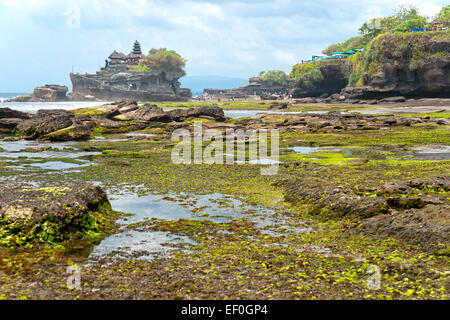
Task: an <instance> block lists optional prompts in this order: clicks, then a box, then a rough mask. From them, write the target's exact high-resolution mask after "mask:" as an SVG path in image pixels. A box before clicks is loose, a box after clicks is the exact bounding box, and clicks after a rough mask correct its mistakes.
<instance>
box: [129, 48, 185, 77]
mask: <svg viewBox="0 0 450 320" xmlns="http://www.w3.org/2000/svg"><path fill="white" fill-rule="evenodd" d="M186 62H187V60H186V59H184V58H183V57H181V55H179V54H178V53H177V52H176V51H174V50H167V49H166V48H160V49H152V50H151V51H150V53H149V55H148V56H146V57H145V58H143V59H142V61H141V63H140V64H139V65H138V66H137V67H136V68H134V69H133V70H134V71H148V70H149V69H163V70H165V71H167V72H180V73H182V74H183V75H185V74H186V72H185V71H184V67H185V66H186Z"/></svg>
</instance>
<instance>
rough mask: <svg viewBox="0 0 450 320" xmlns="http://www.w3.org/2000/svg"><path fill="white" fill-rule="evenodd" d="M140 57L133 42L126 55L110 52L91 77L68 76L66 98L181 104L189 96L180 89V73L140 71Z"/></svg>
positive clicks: (138, 50)
mask: <svg viewBox="0 0 450 320" xmlns="http://www.w3.org/2000/svg"><path fill="white" fill-rule="evenodd" d="M142 58H144V55H143V54H142V50H141V45H140V43H139V42H138V41H136V42H135V43H134V45H133V49H132V51H131V52H130V53H129V54H128V55H125V54H123V53H121V52H117V51H114V52H113V53H112V54H111V55H110V56H109V57H108V59H107V60H106V61H105V67H104V68H102V69H101V70H100V71H98V72H97V73H95V74H75V73H71V74H70V80H71V81H72V86H73V90H72V93H70V94H69V97H70V99H71V100H118V99H133V100H141V101H142V100H146V101H158V100H159V101H162V100H166V101H184V100H187V99H189V98H190V97H191V96H192V94H191V91H190V89H183V88H180V82H179V81H178V80H179V79H180V78H181V77H182V76H183V74H182V73H181V72H166V71H165V70H163V69H157V70H154V69H151V70H148V71H143V70H140V69H138V68H136V67H137V65H139V62H140V61H141V59H142Z"/></svg>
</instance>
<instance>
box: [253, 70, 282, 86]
mask: <svg viewBox="0 0 450 320" xmlns="http://www.w3.org/2000/svg"><path fill="white" fill-rule="evenodd" d="M259 78H260V79H261V80H262V82H263V83H264V84H266V85H268V86H277V85H278V86H283V85H285V84H286V82H287V80H288V79H289V76H288V75H287V74H286V73H285V72H284V71H281V70H269V71H267V72H266V71H261V72H260V73H259Z"/></svg>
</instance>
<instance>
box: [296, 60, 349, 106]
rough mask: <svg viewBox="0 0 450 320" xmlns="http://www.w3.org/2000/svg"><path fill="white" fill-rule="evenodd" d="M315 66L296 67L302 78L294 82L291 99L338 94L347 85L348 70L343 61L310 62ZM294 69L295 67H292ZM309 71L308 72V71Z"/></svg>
mask: <svg viewBox="0 0 450 320" xmlns="http://www.w3.org/2000/svg"><path fill="white" fill-rule="evenodd" d="M312 64H315V66H314V67H313V68H311V69H309V66H303V65H297V66H298V68H300V69H305V70H301V71H300V72H303V76H301V77H300V79H298V80H297V81H296V85H295V87H294V88H293V90H292V91H291V94H292V97H294V98H304V97H319V96H321V95H327V96H329V95H331V94H334V93H339V92H340V91H341V90H342V89H343V88H345V86H346V85H347V84H348V80H349V76H350V68H349V67H348V65H347V63H346V62H345V61H344V60H339V61H320V62H312ZM294 68H295V67H294ZM308 69H309V70H308Z"/></svg>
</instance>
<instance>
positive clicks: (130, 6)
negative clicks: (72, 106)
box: [0, 0, 444, 91]
mask: <svg viewBox="0 0 450 320" xmlns="http://www.w3.org/2000/svg"><path fill="white" fill-rule="evenodd" d="M407 3H412V4H415V5H416V6H417V7H419V9H421V10H422V11H423V13H425V14H427V15H434V14H435V13H437V12H438V11H439V10H440V7H441V5H443V4H444V3H443V0H425V1H419V0H397V1H395V0H340V1H331V0H315V1H297V0H276V1H273V0H246V1H244V0H223V1H212V0H198V1H195V0H0V29H1V30H8V32H2V33H1V34H0V37H1V39H2V43H5V46H6V47H8V48H14V52H12V51H11V50H1V51H0V70H2V72H1V73H0V91H5V90H20V88H12V87H8V88H10V89H5V88H3V87H5V86H12V85H14V86H16V85H17V86H20V85H21V84H22V83H24V81H25V82H27V81H28V82H29V83H30V84H29V85H28V87H30V86H31V85H32V84H33V85H34V84H42V83H43V82H56V83H64V82H65V83H67V82H68V76H67V72H68V71H70V70H71V67H72V65H75V68H76V70H81V71H86V72H94V71H96V69H97V68H98V66H99V65H103V63H104V59H105V58H106V57H107V56H108V55H109V54H110V53H111V52H112V51H113V50H114V49H118V50H120V51H123V52H125V53H127V52H129V50H130V49H131V46H132V43H133V42H134V41H135V40H139V41H140V42H141V44H142V46H143V50H144V51H148V50H150V49H151V48H152V47H167V48H170V49H174V50H176V51H178V52H180V54H181V55H182V56H184V57H185V58H186V59H188V64H187V71H188V73H189V74H196V75H201V74H220V75H226V76H236V77H241V78H244V77H248V76H250V75H255V74H257V73H258V72H259V71H261V70H270V69H281V70H285V71H289V70H290V68H291V66H292V65H293V64H294V63H296V62H297V61H298V60H301V59H308V58H310V57H311V56H312V55H314V54H317V53H320V51H321V50H322V49H323V48H325V47H327V46H328V45H329V44H331V43H335V42H341V41H344V40H346V39H347V38H349V37H351V36H355V35H357V30H358V27H359V26H360V25H361V24H362V23H363V22H365V21H366V20H367V19H369V18H373V17H379V16H386V15H390V14H392V13H393V11H394V9H396V8H397V7H398V6H399V5H400V4H407ZM70 4H75V5H77V6H79V7H80V9H81V28H80V29H79V30H68V29H67V27H66V19H67V16H64V12H66V10H67V8H68V6H69V5H70ZM6 61H7V63H6ZM24 61H27V63H24ZM43 70H45V72H44V71H43ZM25 75H27V77H25ZM31 83H32V84H31Z"/></svg>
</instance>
